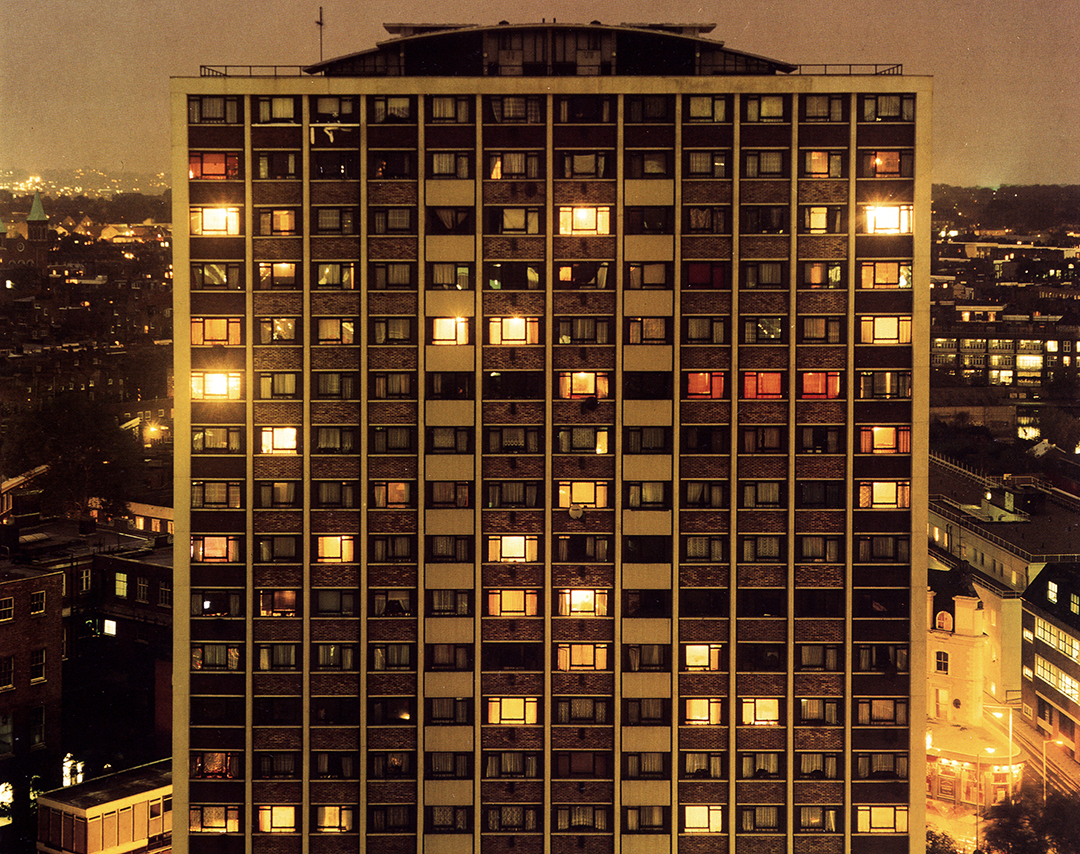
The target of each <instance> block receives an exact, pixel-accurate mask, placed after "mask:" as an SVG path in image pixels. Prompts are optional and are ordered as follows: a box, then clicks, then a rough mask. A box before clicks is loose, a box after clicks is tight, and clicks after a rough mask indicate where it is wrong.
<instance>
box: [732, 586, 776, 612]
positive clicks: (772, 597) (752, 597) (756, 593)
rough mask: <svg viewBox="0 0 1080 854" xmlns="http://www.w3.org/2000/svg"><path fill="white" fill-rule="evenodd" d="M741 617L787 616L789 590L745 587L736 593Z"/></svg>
mask: <svg viewBox="0 0 1080 854" xmlns="http://www.w3.org/2000/svg"><path fill="white" fill-rule="evenodd" d="M736 602H737V603H738V604H737V607H738V615H739V616H740V617H786V616H787V591H786V590H783V589H781V588H772V587H758V588H754V587H751V588H743V589H741V590H739V591H738V593H737V594H736Z"/></svg>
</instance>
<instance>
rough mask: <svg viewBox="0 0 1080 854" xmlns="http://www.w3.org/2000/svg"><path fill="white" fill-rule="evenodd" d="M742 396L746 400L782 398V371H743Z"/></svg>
mask: <svg viewBox="0 0 1080 854" xmlns="http://www.w3.org/2000/svg"><path fill="white" fill-rule="evenodd" d="M742 396H743V398H745V399H747V400H780V399H782V398H783V397H784V373H783V371H744V372H743V382H742Z"/></svg>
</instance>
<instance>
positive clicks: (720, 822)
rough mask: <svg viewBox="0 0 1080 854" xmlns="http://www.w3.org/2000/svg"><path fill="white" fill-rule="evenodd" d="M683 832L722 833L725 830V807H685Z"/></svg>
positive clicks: (698, 805)
mask: <svg viewBox="0 0 1080 854" xmlns="http://www.w3.org/2000/svg"><path fill="white" fill-rule="evenodd" d="M683 830H684V831H685V832H686V833H722V832H723V830H724V807H723V806H721V805H719V804H716V805H709V804H694V805H687V806H684V807H683Z"/></svg>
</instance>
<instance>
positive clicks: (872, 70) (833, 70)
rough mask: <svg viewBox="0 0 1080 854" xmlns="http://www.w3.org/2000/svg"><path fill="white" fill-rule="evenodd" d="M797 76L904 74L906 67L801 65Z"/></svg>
mask: <svg viewBox="0 0 1080 854" xmlns="http://www.w3.org/2000/svg"><path fill="white" fill-rule="evenodd" d="M794 73H795V74H839V75H846V76H848V77H852V76H854V75H857V74H903V73H904V66H903V65H901V64H900V63H891V64H884V65H883V64H877V63H847V64H844V63H823V64H821V65H799V66H797V67H796V69H795V72H794Z"/></svg>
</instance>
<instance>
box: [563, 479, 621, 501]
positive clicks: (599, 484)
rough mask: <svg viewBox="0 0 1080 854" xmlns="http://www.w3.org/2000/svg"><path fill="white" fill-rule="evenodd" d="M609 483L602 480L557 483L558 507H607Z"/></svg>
mask: <svg viewBox="0 0 1080 854" xmlns="http://www.w3.org/2000/svg"><path fill="white" fill-rule="evenodd" d="M610 486H611V483H610V482H609V481H604V480H597V481H593V480H564V481H559V483H558V494H559V505H558V506H559V507H573V506H578V507H599V508H602V507H608V506H609V502H608V492H609V488H610Z"/></svg>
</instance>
